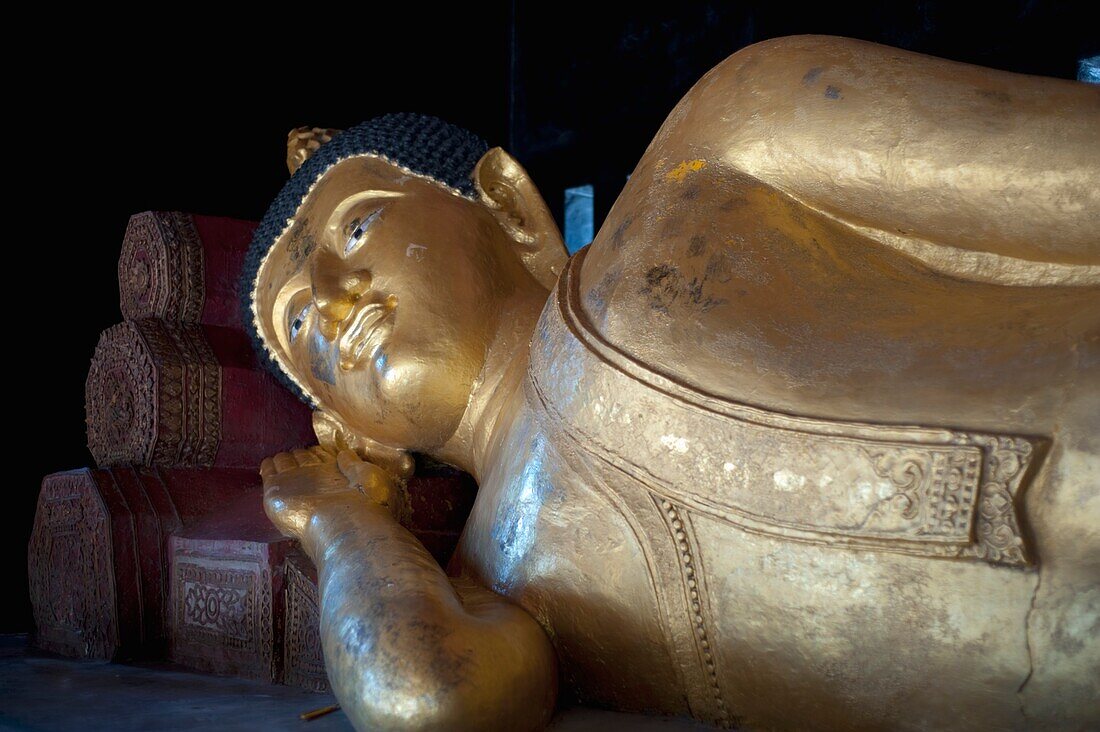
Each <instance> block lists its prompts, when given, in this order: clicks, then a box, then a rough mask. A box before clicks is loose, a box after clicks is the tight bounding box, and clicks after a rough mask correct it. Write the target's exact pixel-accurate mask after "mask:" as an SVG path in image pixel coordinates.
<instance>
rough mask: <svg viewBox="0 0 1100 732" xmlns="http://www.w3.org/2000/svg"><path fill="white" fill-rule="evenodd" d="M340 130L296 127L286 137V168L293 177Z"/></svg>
mask: <svg viewBox="0 0 1100 732" xmlns="http://www.w3.org/2000/svg"><path fill="white" fill-rule="evenodd" d="M339 131H340V130H334V129H332V128H330V127H295V128H294V129H293V130H291V131H290V132H289V133H287V136H286V167H287V169H288V170H289V171H290V174H291V175H294V171H295V170H297V169H298V168H300V167H302V163H304V162H305V161H307V160H309V156H310V155H312V154H313V153H315V152H316V151H317V149H318V148H319V147H321V145H324V144H325V143H326V142H328V141H329V140H331V139H332V136H333V135H335V134H336V133H337V132H339Z"/></svg>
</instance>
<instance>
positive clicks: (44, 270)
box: [0, 0, 1100, 632]
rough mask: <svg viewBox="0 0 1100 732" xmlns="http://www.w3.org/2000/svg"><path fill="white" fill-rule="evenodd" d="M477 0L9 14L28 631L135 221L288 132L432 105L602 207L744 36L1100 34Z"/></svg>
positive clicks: (1051, 22) (18, 481) (227, 183)
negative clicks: (37, 566) (23, 20)
mask: <svg viewBox="0 0 1100 732" xmlns="http://www.w3.org/2000/svg"><path fill="white" fill-rule="evenodd" d="M470 7H471V6H465V5H463V6H458V7H455V6H452V7H444V8H438V7H432V8H430V9H427V8H423V7H419V6H413V4H409V8H408V9H399V10H392V9H391V10H386V11H384V12H383V11H381V10H379V6H364V7H363V8H362V9H361V11H359V12H358V13H355V14H348V13H347V11H345V12H344V14H343V15H335V14H333V11H332V10H331V9H329V8H328V7H322V6H318V7H317V8H315V9H314V8H309V7H300V8H297V9H291V10H280V11H278V12H277V13H275V12H272V16H274V17H265V18H262V26H263V27H264V28H272V27H273V28H275V31H274V32H269V31H264V32H260V31H259V30H258V25H257V23H259V19H248V21H247V22H243V23H239V22H233V21H231V20H230V19H228V18H226V17H206V18H178V17H177V18H166V19H163V20H158V21H157V24H152V23H149V24H145V25H144V26H143V27H140V28H137V27H132V26H130V25H128V24H127V23H126V22H125V21H123V20H122V19H111V18H105V17H103V16H102V15H101V14H100V13H98V12H97V14H96V15H95V16H94V17H86V18H85V17H78V16H75V15H73V14H72V13H71V12H70V13H68V14H67V15H66V16H65V17H58V18H49V19H39V21H38V23H36V24H34V25H31V26H28V27H17V26H13V27H12V28H10V29H9V32H10V33H11V34H13V35H19V37H20V38H21V39H25V40H27V41H29V43H28V48H30V49H33V50H31V51H28V52H27V53H26V54H25V55H23V56H21V57H19V58H17V59H12V60H11V61H10V63H9V64H8V66H7V68H6V76H7V81H8V87H9V95H8V97H7V98H8V100H9V101H11V102H13V103H14V104H13V106H12V107H10V108H9V110H8V125H7V129H6V132H7V135H6V142H7V145H6V149H7V151H8V155H9V160H8V163H9V172H10V173H15V172H17V171H18V172H19V175H18V176H14V175H9V180H10V181H11V182H12V183H14V184H15V185H17V186H19V187H20V189H21V192H20V193H19V194H18V195H16V196H14V197H13V199H12V200H11V201H10V202H9V207H8V209H7V211H6V214H7V215H6V221H7V224H8V228H7V232H8V235H7V238H8V244H9V252H12V253H14V254H15V256H10V255H9V259H8V262H7V271H8V273H9V288H10V291H11V292H12V295H11V296H10V299H11V300H12V301H13V302H10V303H9V305H8V308H7V309H6V312H7V316H8V317H7V318H6V321H7V329H8V334H9V338H8V340H7V348H6V349H4V351H3V355H4V357H5V358H6V362H7V368H6V369H5V372H6V374H7V379H6V380H5V385H6V387H7V388H8V390H9V392H11V393H14V396H15V400H14V405H13V406H14V408H13V409H12V410H11V411H10V415H11V417H10V424H11V427H12V428H13V435H15V438H14V440H13V442H12V443H11V444H10V445H9V448H8V459H7V461H6V463H7V465H8V468H9V475H8V479H7V481H6V483H7V485H6V488H5V491H6V496H7V497H8V499H9V504H8V506H7V511H6V517H7V521H6V523H5V529H6V534H5V539H4V541H5V544H4V552H3V555H2V556H3V562H4V565H3V568H4V577H5V579H6V580H7V582H8V585H7V589H8V591H7V592H5V593H3V595H2V597H3V598H4V601H3V602H2V603H0V607H2V608H3V610H2V613H0V632H11V631H20V630H26V629H27V628H28V627H29V622H30V616H29V606H28V604H27V600H26V541H27V537H28V534H29V530H30V525H31V521H32V518H33V511H34V502H35V498H36V495H37V490H38V484H39V483H40V481H41V478H42V476H43V475H45V474H47V473H49V472H53V471H56V470H64V469H69V468H74V467H81V466H85V465H89V464H90V460H91V458H90V456H89V454H88V453H87V450H86V448H85V446H84V442H85V440H84V411H83V409H84V408H83V401H84V378H85V375H86V373H87V368H88V363H89V359H90V358H91V355H92V352H93V350H94V348H95V344H96V341H97V339H98V335H99V332H100V331H102V330H103V329H104V328H106V327H108V326H110V325H112V324H114V323H116V322H118V321H119V319H120V317H121V316H120V313H119V310H118V290H117V281H116V271H115V267H116V261H117V255H118V248H119V243H120V240H121V236H122V232H123V230H124V228H125V225H126V220H127V218H128V217H129V215H130V214H131V213H133V212H137V211H143V210H149V209H167V210H184V211H193V212H198V213H205V214H217V215H227V216H235V217H240V218H249V219H258V218H259V217H260V216H261V215H262V214H263V212H264V210H265V209H266V207H267V204H268V202H269V201H270V199H271V198H272V197H273V196H274V194H275V193H276V192H277V191H278V189H279V187H280V186H281V185H282V183H283V181H284V180H285V178H286V170H285V167H284V161H283V157H284V154H285V139H286V133H287V131H288V130H289V129H290V128H292V127H295V126H299V125H304V124H309V125H316V126H326V127H337V128H342V127H347V126H350V125H352V124H355V123H356V122H358V121H360V120H362V119H365V118H368V117H370V116H373V115H376V114H380V113H383V112H390V111H420V112H428V113H432V114H437V115H439V116H442V117H444V118H447V119H449V120H451V121H454V122H456V123H458V124H461V125H464V126H466V127H468V128H470V129H472V130H474V131H475V132H478V133H479V134H481V135H482V136H484V137H485V138H486V139H488V140H489V142H490V144H499V145H502V146H504V147H505V148H507V149H509V150H510V151H511V152H512V153H513V154H514V155H516V156H517V157H518V158H519V160H520V161H521V162H523V163H524V164H525V165H526V166H527V167H528V169H529V171H530V172H531V173H532V175H533V176H534V178H535V180H536V181H537V182H538V183H539V184H540V186H541V187H542V189H543V192H544V195H545V196H546V198H547V200H548V202H549V203H550V204H551V206H552V207H554V208H555V211H556V213H557V214H558V216H559V220H560V213H561V199H562V189H563V188H564V187H566V186H570V185H577V184H581V183H593V184H595V186H596V221H597V225H598V222H599V221H600V220H601V219H602V218H603V215H604V214H605V213H606V211H607V209H608V208H609V207H610V205H611V203H612V202H613V201H614V198H615V196H616V195H617V194H618V191H619V189H620V188H621V187H622V184H623V182H624V181H625V177H626V175H627V174H628V173H629V172H630V171H631V170H632V169H633V167H634V164H635V163H636V161H637V159H638V157H639V156H640V154H641V152H642V151H643V150H644V148H645V146H646V144H647V143H648V142H649V140H650V138H651V137H652V135H653V133H654V132H655V131H656V130H657V128H658V126H659V125H660V123H661V122H662V120H663V119H664V116H665V115H666V114H667V113H668V111H669V110H671V108H672V106H673V105H674V104H675V103H676V101H677V100H678V99H679V98H680V96H681V95H682V94H683V93H684V92H685V91H686V90H687V89H688V87H690V86H691V85H692V84H693V83H694V82H695V80H696V79H698V77H699V76H701V75H702V74H703V73H704V72H705V71H706V70H707V69H709V68H710V67H711V66H713V65H714V64H715V63H717V62H718V61H720V60H721V59H723V58H725V57H726V56H727V55H729V54H731V53H733V52H734V51H736V50H737V49H739V48H741V47H742V46H745V45H747V44H749V43H752V42H755V41H758V40H763V39H766V38H772V37H775V36H780V35H788V34H793V33H830V34H836V35H846V36H852V37H856V38H863V39H866V40H872V41H878V42H882V43H887V44H890V45H895V46H900V47H903V48H909V49H913V50H917V51H923V52H926V53H931V54H934V55H939V56H944V57H947V58H953V59H958V60H963V61H968V62H972V63H979V64H983V65H987V66H993V67H997V68H1003V69H1008V70H1013V71H1020V72H1026V73H1035V74H1044V75H1050V76H1060V77H1065V78H1073V77H1074V75H1075V72H1076V62H1077V59H1078V58H1080V57H1081V56H1083V55H1093V54H1096V53H1097V52H1098V50H1100V49H1098V45H1097V31H1096V30H1095V29H1096V28H1097V27H1098V26H1097V25H1096V23H1095V22H1094V20H1095V19H1090V18H1088V17H1087V15H1086V11H1085V7H1086V3H1068V2H1049V1H1042V0H1034V1H1032V2H1023V1H1011V0H1005V1H1002V2H989V3H966V2H959V1H958V0H956V2H909V3H905V2H885V3H860V4H847V5H845V4H839V5H838V4H836V3H821V4H817V5H815V6H813V7H812V9H809V10H807V9H805V8H802V7H800V6H798V5H792V4H784V3H779V2H740V3H739V2H724V3H721V2H695V3H693V2H675V3H667V4H666V5H665V7H663V8H661V9H655V10H644V9H640V8H641V7H642V6H641V5H638V4H636V5H635V6H634V7H632V8H631V9H630V11H629V13H627V12H623V14H621V15H619V16H611V17H610V18H604V19H596V18H593V17H589V15H590V13H592V12H593V10H594V8H595V6H594V5H593V4H592V3H579V2H573V1H570V2H561V3H538V4H536V3H521V2H515V3H508V2H497V3H480V4H478V5H477V6H476V8H477V10H476V11H471V10H470V9H469V8H470ZM600 10H601V12H600V15H601V16H606V15H608V11H607V10H604V9H603V8H600ZM58 12H60V11H58ZM309 13H314V14H313V15H310V14H309ZM252 21H256V22H255V23H253V22H252ZM45 68H56V69H57V71H51V72H46V71H44V70H43V69H45ZM9 195H10V194H9ZM17 232H19V233H17Z"/></svg>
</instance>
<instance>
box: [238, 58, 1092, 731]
mask: <svg viewBox="0 0 1100 732" xmlns="http://www.w3.org/2000/svg"><path fill="white" fill-rule="evenodd" d="M329 138H331V139H329ZM290 162H291V167H292V168H296V170H295V171H294V172H293V174H292V176H291V178H290V180H289V182H288V183H287V185H286V186H285V188H284V189H283V190H282V192H281V193H280V194H279V195H278V197H277V198H276V199H275V201H274V202H273V203H272V205H271V207H270V209H269V211H268V213H267V215H266V217H265V218H264V220H263V222H262V223H261V225H260V228H259V229H258V230H257V233H256V237H255V240H254V242H253V249H252V252H251V257H250V261H249V264H248V265H247V267H246V273H245V275H244V279H243V280H242V283H243V285H244V287H243V290H244V292H243V299H244V300H245V301H246V307H247V309H248V318H249V320H250V321H251V323H252V324H253V326H254V329H255V336H256V341H257V346H258V347H259V349H260V352H261V353H262V354H263V356H264V358H265V359H267V360H268V361H269V365H270V366H271V367H272V368H273V369H275V370H276V371H277V373H278V374H280V375H281V377H282V378H283V380H284V382H285V383H286V384H287V386H288V387H289V388H291V389H293V390H295V391H296V392H297V393H298V394H299V395H300V396H301V397H302V398H303V399H305V400H307V401H308V402H309V403H310V404H311V405H312V406H313V408H314V409H315V426H316V431H317V436H318V441H319V443H320V444H319V445H318V446H316V447H313V448H309V449H303V450H298V451H295V452H292V453H285V454H281V455H276V456H274V457H272V458H270V459H268V460H266V461H265V462H264V464H263V465H262V466H261V468H260V471H261V473H262V475H263V478H264V483H265V506H266V509H267V512H268V515H269V516H270V517H271V519H272V521H274V522H275V523H276V524H277V525H278V526H279V527H280V528H281V529H282V530H284V531H285V532H287V533H288V534H290V535H293V536H295V537H297V538H299V539H300V540H301V542H302V545H303V547H304V549H305V551H306V552H308V554H309V555H310V556H311V557H312V558H313V559H314V560H315V562H316V564H317V566H318V570H319V576H320V585H319V587H320V593H321V637H322V646H323V650H324V655H325V663H326V666H327V670H328V674H329V678H330V680H331V682H332V685H333V689H334V692H335V694H336V696H337V697H338V699H339V700H340V702H341V703H342V704H343V706H344V708H345V710H346V711H347V713H348V715H349V716H350V718H351V720H352V721H353V723H354V724H355V725H356V726H357V727H359V728H361V729H402V730H403V729H479V730H481V729H537V728H539V727H541V726H544V725H545V724H546V723H547V721H548V720H549V718H550V716H551V714H552V712H553V709H554V706H555V700H556V698H557V695H558V694H559V690H560V691H561V693H562V694H568V695H569V696H570V698H573V699H579V700H581V701H582V702H584V703H588V704H593V705H597V706H603V707H607V708H611V709H617V710H629V711H635V712H643V713H652V714H666V715H690V716H693V717H695V718H696V719H698V720H701V721H704V722H707V723H710V724H714V725H717V726H725V727H741V728H747V729H822V730H870V729H874V730H879V729H937V730H992V729H1017V728H1025V727H1027V728H1055V729H1063V728H1069V729H1080V728H1087V727H1092V728H1096V726H1097V725H1100V701H1098V699H1100V235H1098V233H1097V232H1100V89H1097V88H1094V87H1091V86H1089V85H1086V84H1083V83H1078V82H1071V81H1062V80H1056V79H1048V78H1039V77H1030V76H1022V75H1017V74H1012V73H1008V72H1003V71H994V70H989V69H984V68H980V67H975V66H970V65H965V64H961V63H955V62H949V61H945V60H941V59H935V58H930V57H927V56H923V55H918V54H914V53H909V52H905V51H900V50H896V49H892V48H886V47H883V46H878V45H874V44H869V43H864V42H857V41H851V40H846V39H839V38H831V37H817V36H805V37H802V36H798V37H792V38H784V39H778V40H774V41H769V42H765V43H760V44H757V45H754V46H750V47H748V48H746V49H744V50H742V51H740V52H738V53H736V54H734V55H732V56H730V57H729V58H728V59H726V60H725V61H723V62H722V63H721V64H719V65H718V66H716V67H715V68H714V69H713V70H711V71H710V72H709V73H707V74H706V75H705V76H704V77H703V78H702V79H700V80H699V82H698V83H696V84H695V86H694V87H693V88H692V89H691V90H690V91H689V92H688V93H687V95H686V96H685V97H684V98H683V100H682V101H681V102H680V103H679V104H678V105H677V106H676V108H675V109H674V110H672V112H671V114H670V115H669V116H668V118H667V120H666V121H665V123H664V124H663V126H662V127H661V128H660V130H659V131H658V132H657V134H656V136H655V137H654V138H653V141H652V143H651V144H650V145H649V147H648V148H647V149H646V151H645V153H644V155H643V156H642V158H641V160H640V162H639V163H638V165H637V167H636V168H635V170H634V171H633V173H632V175H631V176H630V178H629V180H628V182H627V184H626V187H625V189H624V190H623V192H622V194H621V196H620V197H619V198H618V200H617V201H616V202H615V204H614V207H613V208H612V210H611V212H610V214H609V216H608V218H607V220H606V221H605V223H604V224H603V226H602V228H601V229H600V231H599V233H598V235H597V236H596V238H595V240H594V241H593V242H592V243H591V244H590V245H589V246H588V247H586V248H585V249H582V250H581V251H580V252H578V253H577V254H575V255H573V256H572V257H567V255H566V253H565V250H564V248H563V246H562V240H561V237H560V235H559V232H558V230H557V228H556V226H555V224H554V221H553V219H552V217H551V215H550V213H549V210H548V208H547V206H546V205H545V203H544V202H543V200H542V198H541V197H540V194H539V192H538V190H537V189H536V188H535V185H534V183H533V182H532V180H531V179H530V177H529V176H528V175H527V173H526V172H525V171H524V169H523V168H522V167H521V166H520V164H519V163H517V162H516V160H514V159H513V158H512V157H510V156H509V155H508V154H507V153H506V152H505V151H503V150H502V149H500V148H489V147H488V145H486V144H485V143H484V142H483V141H482V140H481V139H480V138H478V137H477V136H475V135H473V134H471V133H469V132H467V131H464V130H462V129H459V128H456V127H454V126H452V125H449V124H447V123H445V122H443V121H441V120H439V119H436V118H433V117H427V116H420V115H412V114H394V115H386V116H382V117H378V118H375V119H372V120H370V121H367V122H365V123H363V124H361V125H359V126H357V127H354V128H352V129H349V130H346V131H344V132H339V133H334V132H333V131H330V130H321V129H317V130H314V131H310V130H301V131H297V132H296V133H293V134H292V139H291V161H290ZM413 452H416V453H423V454H426V455H430V456H432V457H433V458H435V459H437V460H440V461H443V462H446V463H450V464H453V465H455V466H458V467H461V468H463V469H465V470H467V471H469V472H470V473H472V474H473V475H474V476H475V477H476V478H477V480H478V482H479V485H480V489H479V494H478V497H477V501H476V504H475V506H474V509H473V512H472V513H471V515H470V518H469V520H468V523H467V525H466V527H465V530H464V533H463V536H462V541H461V543H460V545H459V548H458V550H457V552H456V554H455V557H454V559H453V560H452V561H451V563H450V565H449V567H448V568H447V570H446V571H444V570H443V569H441V568H440V567H439V566H438V565H437V564H436V563H435V562H434V561H433V560H432V558H431V556H430V555H429V554H428V552H427V551H426V550H425V549H424V548H423V547H422V546H421V545H420V544H419V543H418V542H417V541H416V540H415V539H414V538H413V537H412V536H411V535H410V534H409V533H408V532H406V531H405V530H404V529H403V528H402V527H401V526H400V524H399V522H398V520H397V518H396V516H397V514H399V513H400V511H401V491H400V485H401V478H402V476H403V475H405V474H407V472H408V470H409V466H410V464H411V458H410V457H409V454H410V453H413Z"/></svg>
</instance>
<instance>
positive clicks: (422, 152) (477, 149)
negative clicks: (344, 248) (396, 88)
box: [239, 112, 489, 407]
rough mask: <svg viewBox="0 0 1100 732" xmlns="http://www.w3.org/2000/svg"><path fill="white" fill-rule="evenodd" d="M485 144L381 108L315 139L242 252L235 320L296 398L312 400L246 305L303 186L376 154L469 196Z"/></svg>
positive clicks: (432, 121)
mask: <svg viewBox="0 0 1100 732" xmlns="http://www.w3.org/2000/svg"><path fill="white" fill-rule="evenodd" d="M488 149H489V145H488V143H486V142H485V140H483V139H482V138H481V137H479V136H478V135H475V134H474V133H472V132H470V131H468V130H465V129H463V128H461V127H458V126H456V125H453V124H451V123H449V122H446V121H444V120H441V119H439V118H438V117H433V116H431V115H426V114H415V113H409V112H401V113H395V114H385V115H382V116H380V117H375V118H373V119H370V120H367V121H366V122H362V123H360V124H358V125H356V126H355V127H352V128H350V129H348V130H345V131H344V132H341V133H339V134H337V135H335V136H334V137H333V138H332V140H330V141H329V142H327V143H325V144H323V145H321V147H320V148H319V149H318V150H317V151H316V152H314V153H313V154H312V155H311V156H310V157H309V159H308V160H306V161H305V162H304V163H303V164H302V165H301V167H299V168H298V170H296V171H295V172H294V174H293V175H292V176H291V177H290V179H289V180H288V181H287V182H286V184H285V185H284V186H283V189H282V190H281V191H279V195H277V196H276V197H275V200H273V201H272V202H271V205H270V206H269V207H268V209H267V213H265V214H264V217H263V218H262V219H261V220H260V224H259V226H257V227H256V232H255V234H253V237H252V243H251V245H250V246H249V249H248V254H247V255H246V257H245V261H244V268H243V270H242V271H241V278H240V282H239V290H240V293H241V307H242V309H243V313H242V319H241V320H242V322H243V323H244V324H245V328H246V329H247V330H248V334H249V337H250V338H251V339H252V346H253V348H254V349H255V351H256V356H257V358H258V359H259V360H260V362H261V363H262V364H263V365H264V367H265V368H267V369H268V370H269V371H271V372H272V373H273V374H274V375H275V377H276V378H277V379H278V380H279V381H280V382H281V383H282V384H283V385H284V386H286V387H287V388H288V389H290V390H291V391H292V392H293V393H294V394H296V395H297V396H298V398H300V399H301V400H302V401H304V402H306V403H307V404H310V405H311V406H314V407H316V406H317V405H316V404H315V403H314V400H313V399H312V398H311V397H310V396H309V395H308V394H306V393H305V392H304V391H303V390H302V388H301V387H300V386H299V385H298V384H297V383H295V381H294V379H293V378H291V377H290V375H289V374H288V373H287V372H286V371H285V370H284V368H283V367H282V365H281V364H280V363H279V362H278V360H277V359H276V358H275V356H274V354H273V352H272V351H271V349H270V348H269V347H268V346H267V345H266V344H265V343H264V341H263V338H262V337H261V336H260V331H259V328H258V326H257V323H256V317H255V313H254V312H253V307H252V306H253V301H254V298H255V288H256V278H257V276H258V275H259V271H260V267H261V266H262V264H263V262H264V259H265V258H266V257H267V254H268V252H270V251H271V247H272V246H274V244H275V242H276V241H278V240H279V237H281V236H282V235H283V234H284V233H285V232H286V230H287V228H288V227H289V225H290V224H291V222H292V220H293V219H294V217H295V216H296V215H297V213H298V209H299V207H300V206H301V205H302V201H303V199H304V198H305V196H306V194H307V193H308V192H309V190H310V189H311V188H312V187H313V185H314V184H315V183H316V182H317V180H318V179H320V177H321V176H322V175H324V173H325V172H326V171H327V170H328V169H329V168H331V167H332V166H334V165H336V164H337V163H339V162H340V161H342V160H345V159H347V158H351V157H356V156H360V155H378V156H380V157H383V158H385V159H386V160H388V161H389V162H391V163H393V164H395V165H397V166H399V167H401V168H404V169H406V170H408V171H410V172H412V173H415V174H417V175H422V176H425V177H427V178H430V179H432V180H434V181H436V182H437V183H439V184H441V185H443V186H445V187H447V188H449V189H451V191H452V192H454V193H456V194H457V195H461V196H463V197H465V198H469V199H474V198H475V196H476V190H475V188H474V181H473V172H474V167H475V166H476V165H477V162H478V161H479V160H480V159H481V157H482V156H483V155H484V154H485V152H486V151H487V150H488Z"/></svg>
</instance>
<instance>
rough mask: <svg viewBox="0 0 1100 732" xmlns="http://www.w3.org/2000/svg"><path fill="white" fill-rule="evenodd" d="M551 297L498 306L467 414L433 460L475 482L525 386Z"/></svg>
mask: <svg viewBox="0 0 1100 732" xmlns="http://www.w3.org/2000/svg"><path fill="white" fill-rule="evenodd" d="M549 295H550V293H549V292H548V291H546V290H544V289H542V288H541V287H538V288H530V289H522V290H517V291H516V292H515V293H514V294H513V295H512V296H510V297H509V298H508V299H507V300H505V301H504V302H503V303H501V307H500V312H501V313H503V315H502V316H501V319H500V322H499V323H498V324H497V329H496V333H495V334H494V336H493V339H492V341H491V342H490V344H489V348H488V351H487V357H486V359H485V366H484V367H483V368H482V370H481V374H480V375H479V376H478V379H477V382H476V383H475V384H474V388H473V391H472V392H471V394H470V401H469V404H468V406H467V408H466V413H465V415H464V416H463V418H462V422H461V423H460V424H459V426H458V429H457V430H455V433H454V435H453V436H452V437H451V439H450V440H448V441H447V443H446V444H445V445H443V447H442V448H441V449H440V450H439V451H437V452H436V453H435V457H436V458H437V459H439V460H443V461H444V462H447V463H450V464H452V465H455V466H458V467H459V468H462V469H463V470H465V471H466V472H468V473H470V474H471V475H473V476H474V477H475V478H476V479H478V480H479V481H480V480H481V478H482V476H483V475H484V467H485V461H486V458H487V453H488V452H489V450H490V447H491V446H492V445H493V443H494V436H495V434H496V431H497V427H498V423H499V422H500V419H501V417H502V416H503V414H504V412H505V411H506V410H507V408H508V406H509V404H510V403H511V401H512V399H513V398H514V397H515V395H516V394H517V393H519V390H520V388H521V386H522V385H523V377H524V375H525V374H526V373H527V364H528V360H529V356H530V353H529V351H530V343H531V335H532V333H534V330H535V326H536V325H537V323H538V319H539V315H540V313H541V312H542V308H543V306H544V305H545V304H546V300H547V298H548V297H549Z"/></svg>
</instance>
